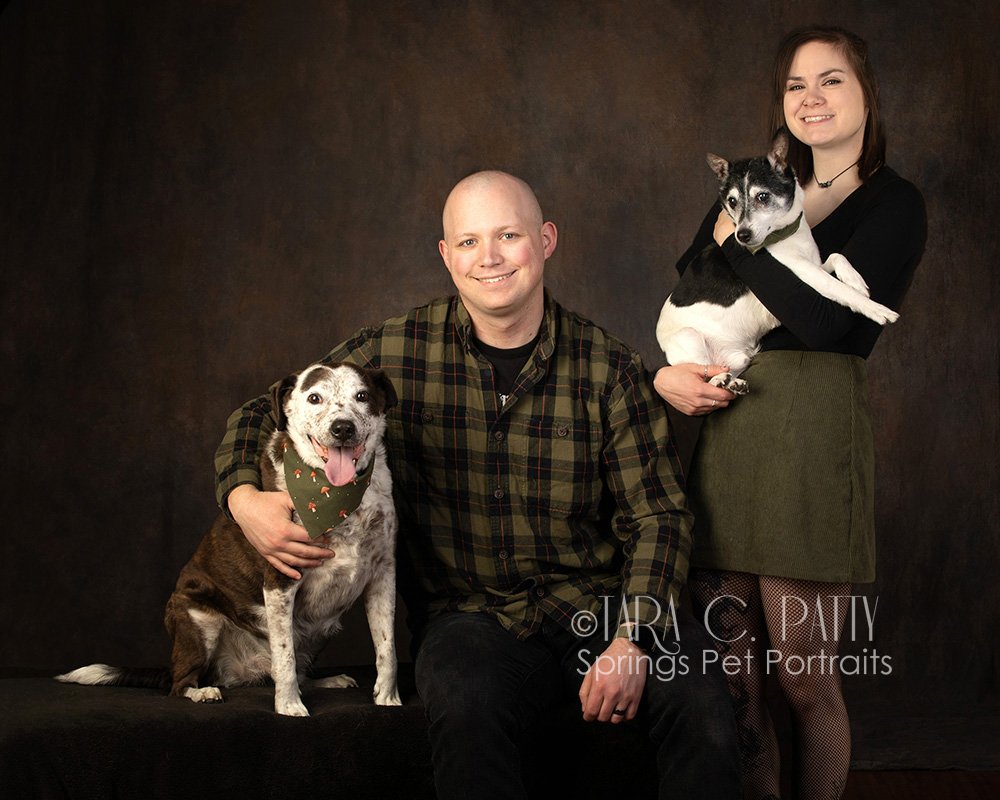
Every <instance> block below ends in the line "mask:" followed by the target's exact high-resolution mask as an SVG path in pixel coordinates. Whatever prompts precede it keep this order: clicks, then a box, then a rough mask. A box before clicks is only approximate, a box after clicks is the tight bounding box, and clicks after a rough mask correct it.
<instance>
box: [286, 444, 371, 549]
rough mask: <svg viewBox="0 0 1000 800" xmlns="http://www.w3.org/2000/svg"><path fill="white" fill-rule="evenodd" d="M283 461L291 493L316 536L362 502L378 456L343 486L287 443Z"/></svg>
mask: <svg viewBox="0 0 1000 800" xmlns="http://www.w3.org/2000/svg"><path fill="white" fill-rule="evenodd" d="M284 463H285V484H286V485H287V487H288V494H290V495H291V497H292V502H293V503H294V504H295V510H296V511H297V512H298V514H299V519H301V520H302V524H303V525H304V526H305V528H306V531H307V532H308V533H309V537H310V538H311V539H315V538H316V537H318V536H322V535H323V534H324V533H327V532H328V531H331V530H333V529H334V528H336V527H337V526H338V525H340V524H341V523H343V521H344V520H346V519H347V518H348V517H349V516H350V515H351V514H353V513H354V512H355V511H356V510H357V508H358V506H359V505H361V499H362V498H363V497H364V496H365V492H366V491H367V489H368V486H369V485H370V484H371V482H372V472H374V469H373V468H374V466H375V456H374V455H372V460H371V461H369V462H368V466H367V467H365V469H364V470H362V471H361V472H359V473H358V474H357V475H355V476H354V480H352V481H351V482H350V483H347V484H345V485H343V486H334V485H332V484H331V483H330V482H329V481H328V480H327V479H326V473H324V472H323V470H321V469H316V468H314V467H310V466H309V465H308V464H306V462H305V461H303V460H302V459H301V458H300V457H299V454H298V453H297V452H296V451H295V448H294V447H289V446H288V442H285V453H284Z"/></svg>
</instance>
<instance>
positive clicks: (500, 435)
mask: <svg viewBox="0 0 1000 800" xmlns="http://www.w3.org/2000/svg"><path fill="white" fill-rule="evenodd" d="M493 438H494V439H496V440H497V441H498V442H502V441H503V431H496V432H495V433H494V434H493Z"/></svg>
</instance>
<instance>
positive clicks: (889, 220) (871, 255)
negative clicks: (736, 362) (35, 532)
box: [677, 167, 927, 358]
mask: <svg viewBox="0 0 1000 800" xmlns="http://www.w3.org/2000/svg"><path fill="white" fill-rule="evenodd" d="M718 216H719V205H718V204H716V205H714V206H713V208H712V209H711V210H710V211H709V212H708V215H707V216H706V217H705V220H704V221H703V222H702V224H701V227H700V228H699V229H698V233H697V235H696V236H695V238H694V242H693V243H692V244H691V246H690V247H689V248H688V249H687V251H686V252H685V253H684V255H682V256H681V258H680V260H679V261H678V262H677V271H678V272H680V273H683V272H684V269H685V268H686V267H687V265H688V264H689V263H691V260H692V259H693V258H694V257H695V256H696V255H698V253H700V252H701V251H702V249H704V247H705V246H706V245H708V244H710V243H711V242H712V241H713V236H712V232H713V229H714V227H715V221H716V219H717V218H718ZM812 232H813V237H814V238H815V239H816V244H817V246H818V247H819V251H820V254H821V255H822V256H823V258H824V260H825V259H826V258H827V256H829V255H830V253H841V254H842V255H844V256H846V258H847V260H848V261H850V262H851V264H852V265H853V266H854V268H855V269H856V270H857V271H858V272H859V273H861V275H862V276H863V277H864V279H865V281H866V282H867V283H868V287H869V289H870V292H871V297H872V299H873V300H876V301H878V302H879V303H882V304H883V305H887V306H889V308H892V309H894V310H897V311H898V310H899V305H900V303H901V301H902V299H903V295H904V294H905V293H906V290H907V289H908V288H909V286H910V282H911V280H912V279H913V272H914V270H915V269H916V266H917V264H918V263H919V261H920V258H921V256H922V255H923V252H924V244H925V242H926V240H927V212H926V210H925V208H924V199H923V197H922V196H921V194H920V191H919V190H918V189H917V188H916V187H915V186H914V185H913V184H912V183H910V182H909V181H907V180H905V179H903V178H901V177H900V176H899V175H897V174H896V172H895V171H894V170H892V169H890V168H889V167H882V168H881V169H879V170H878V172H876V173H875V174H874V175H873V176H872V177H871V178H870V179H869V180H868V182H867V183H865V184H863V185H862V186H860V187H858V188H857V189H856V190H855V191H854V192H852V193H851V194H850V195H848V196H847V197H846V198H845V199H844V201H843V202H842V203H841V204H840V205H839V206H837V208H835V209H834V210H833V212H832V213H831V214H830V215H829V216H828V217H827V218H826V219H824V220H823V221H822V222H820V223H819V224H818V225H817V226H816V227H815V228H813V229H812ZM722 251H723V253H725V255H726V258H727V259H728V261H729V264H730V266H731V267H732V268H733V270H734V271H735V272H736V274H737V275H738V276H739V277H740V278H741V279H742V280H743V281H744V282H745V283H746V284H747V286H749V287H750V289H751V291H753V293H754V294H755V295H757V297H758V298H759V299H760V301H761V302H762V303H763V304H764V305H765V306H766V307H767V309H768V310H769V311H770V312H771V313H772V314H774V316H776V317H777V318H778V319H779V320H780V321H781V326H780V327H778V328H775V329H774V330H773V331H771V332H770V333H768V334H767V335H766V336H765V337H764V339H763V341H762V342H761V349H762V350H823V351H826V352H832V353H849V354H853V355H859V356H861V357H862V358H867V357H868V355H869V353H871V351H872V348H873V347H874V346H875V341H876V339H878V337H879V334H880V333H881V332H882V328H881V327H880V326H879V325H878V324H877V323H875V322H872V321H871V320H869V319H867V318H866V317H863V316H861V315H860V314H856V313H855V312H853V311H851V310H850V309H849V308H847V307H845V306H842V305H840V304H839V303H836V302H834V301H833V300H828V299H826V298H825V297H823V296H822V295H820V294H819V293H817V292H816V291H815V290H814V289H812V288H811V287H809V286H807V285H806V284H805V283H803V282H802V281H801V280H800V279H799V278H798V277H797V276H796V275H795V274H794V273H793V272H792V271H791V270H789V269H786V268H785V267H784V266H782V265H781V264H779V263H778V262H777V261H776V260H775V258H774V257H773V256H772V255H771V254H770V253H768V252H767V250H759V251H758V252H757V254H756V255H752V254H751V253H750V251H749V250H747V249H746V248H744V247H741V246H740V245H739V244H737V242H736V237H735V236H730V237H729V238H728V239H726V241H725V242H724V243H723V245H722Z"/></svg>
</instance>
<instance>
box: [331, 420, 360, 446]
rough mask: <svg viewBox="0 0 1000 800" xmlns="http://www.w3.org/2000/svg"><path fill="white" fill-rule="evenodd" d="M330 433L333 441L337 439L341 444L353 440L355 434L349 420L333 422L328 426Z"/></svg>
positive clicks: (352, 424)
mask: <svg viewBox="0 0 1000 800" xmlns="http://www.w3.org/2000/svg"><path fill="white" fill-rule="evenodd" d="M330 433H332V434H333V438H334V439H339V440H340V441H342V442H344V441H347V440H348V439H353V438H354V433H355V427H354V423H353V422H351V421H350V420H349V419H337V420H334V421H333V424H332V425H331V426H330Z"/></svg>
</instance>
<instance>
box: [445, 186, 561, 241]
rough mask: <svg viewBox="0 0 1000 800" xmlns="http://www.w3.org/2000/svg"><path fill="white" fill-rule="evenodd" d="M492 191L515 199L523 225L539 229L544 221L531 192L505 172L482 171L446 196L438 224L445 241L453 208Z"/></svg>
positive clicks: (528, 187)
mask: <svg viewBox="0 0 1000 800" xmlns="http://www.w3.org/2000/svg"><path fill="white" fill-rule="evenodd" d="M491 190H501V191H503V192H504V193H505V194H509V196H510V197H512V198H516V202H517V203H518V205H519V206H520V210H521V213H522V214H523V215H524V218H525V222H528V223H530V224H531V225H533V226H535V227H541V225H542V222H543V220H544V218H543V217H542V207H541V206H540V205H539V204H538V198H537V197H535V193H534V191H532V189H531V187H530V186H528V184H527V183H525V182H524V181H523V180H521V179H520V178H518V177H516V176H514V175H511V174H509V173H507V172H500V171H499V170H484V171H483V172H474V173H473V174H472V175H469V176H467V177H465V178H462V180H460V181H459V182H458V183H456V184H455V187H454V188H453V189H452V190H451V192H450V193H449V194H448V199H447V200H446V201H445V204H444V211H443V212H442V214H441V224H442V228H443V230H444V238H445V239H446V240H447V239H448V230H449V229H448V225H449V217H451V218H452V219H453V218H454V210H455V207H456V204H458V203H461V202H463V201H464V200H465V199H466V198H468V197H470V196H472V195H474V194H477V193H483V192H489V191H491Z"/></svg>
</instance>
